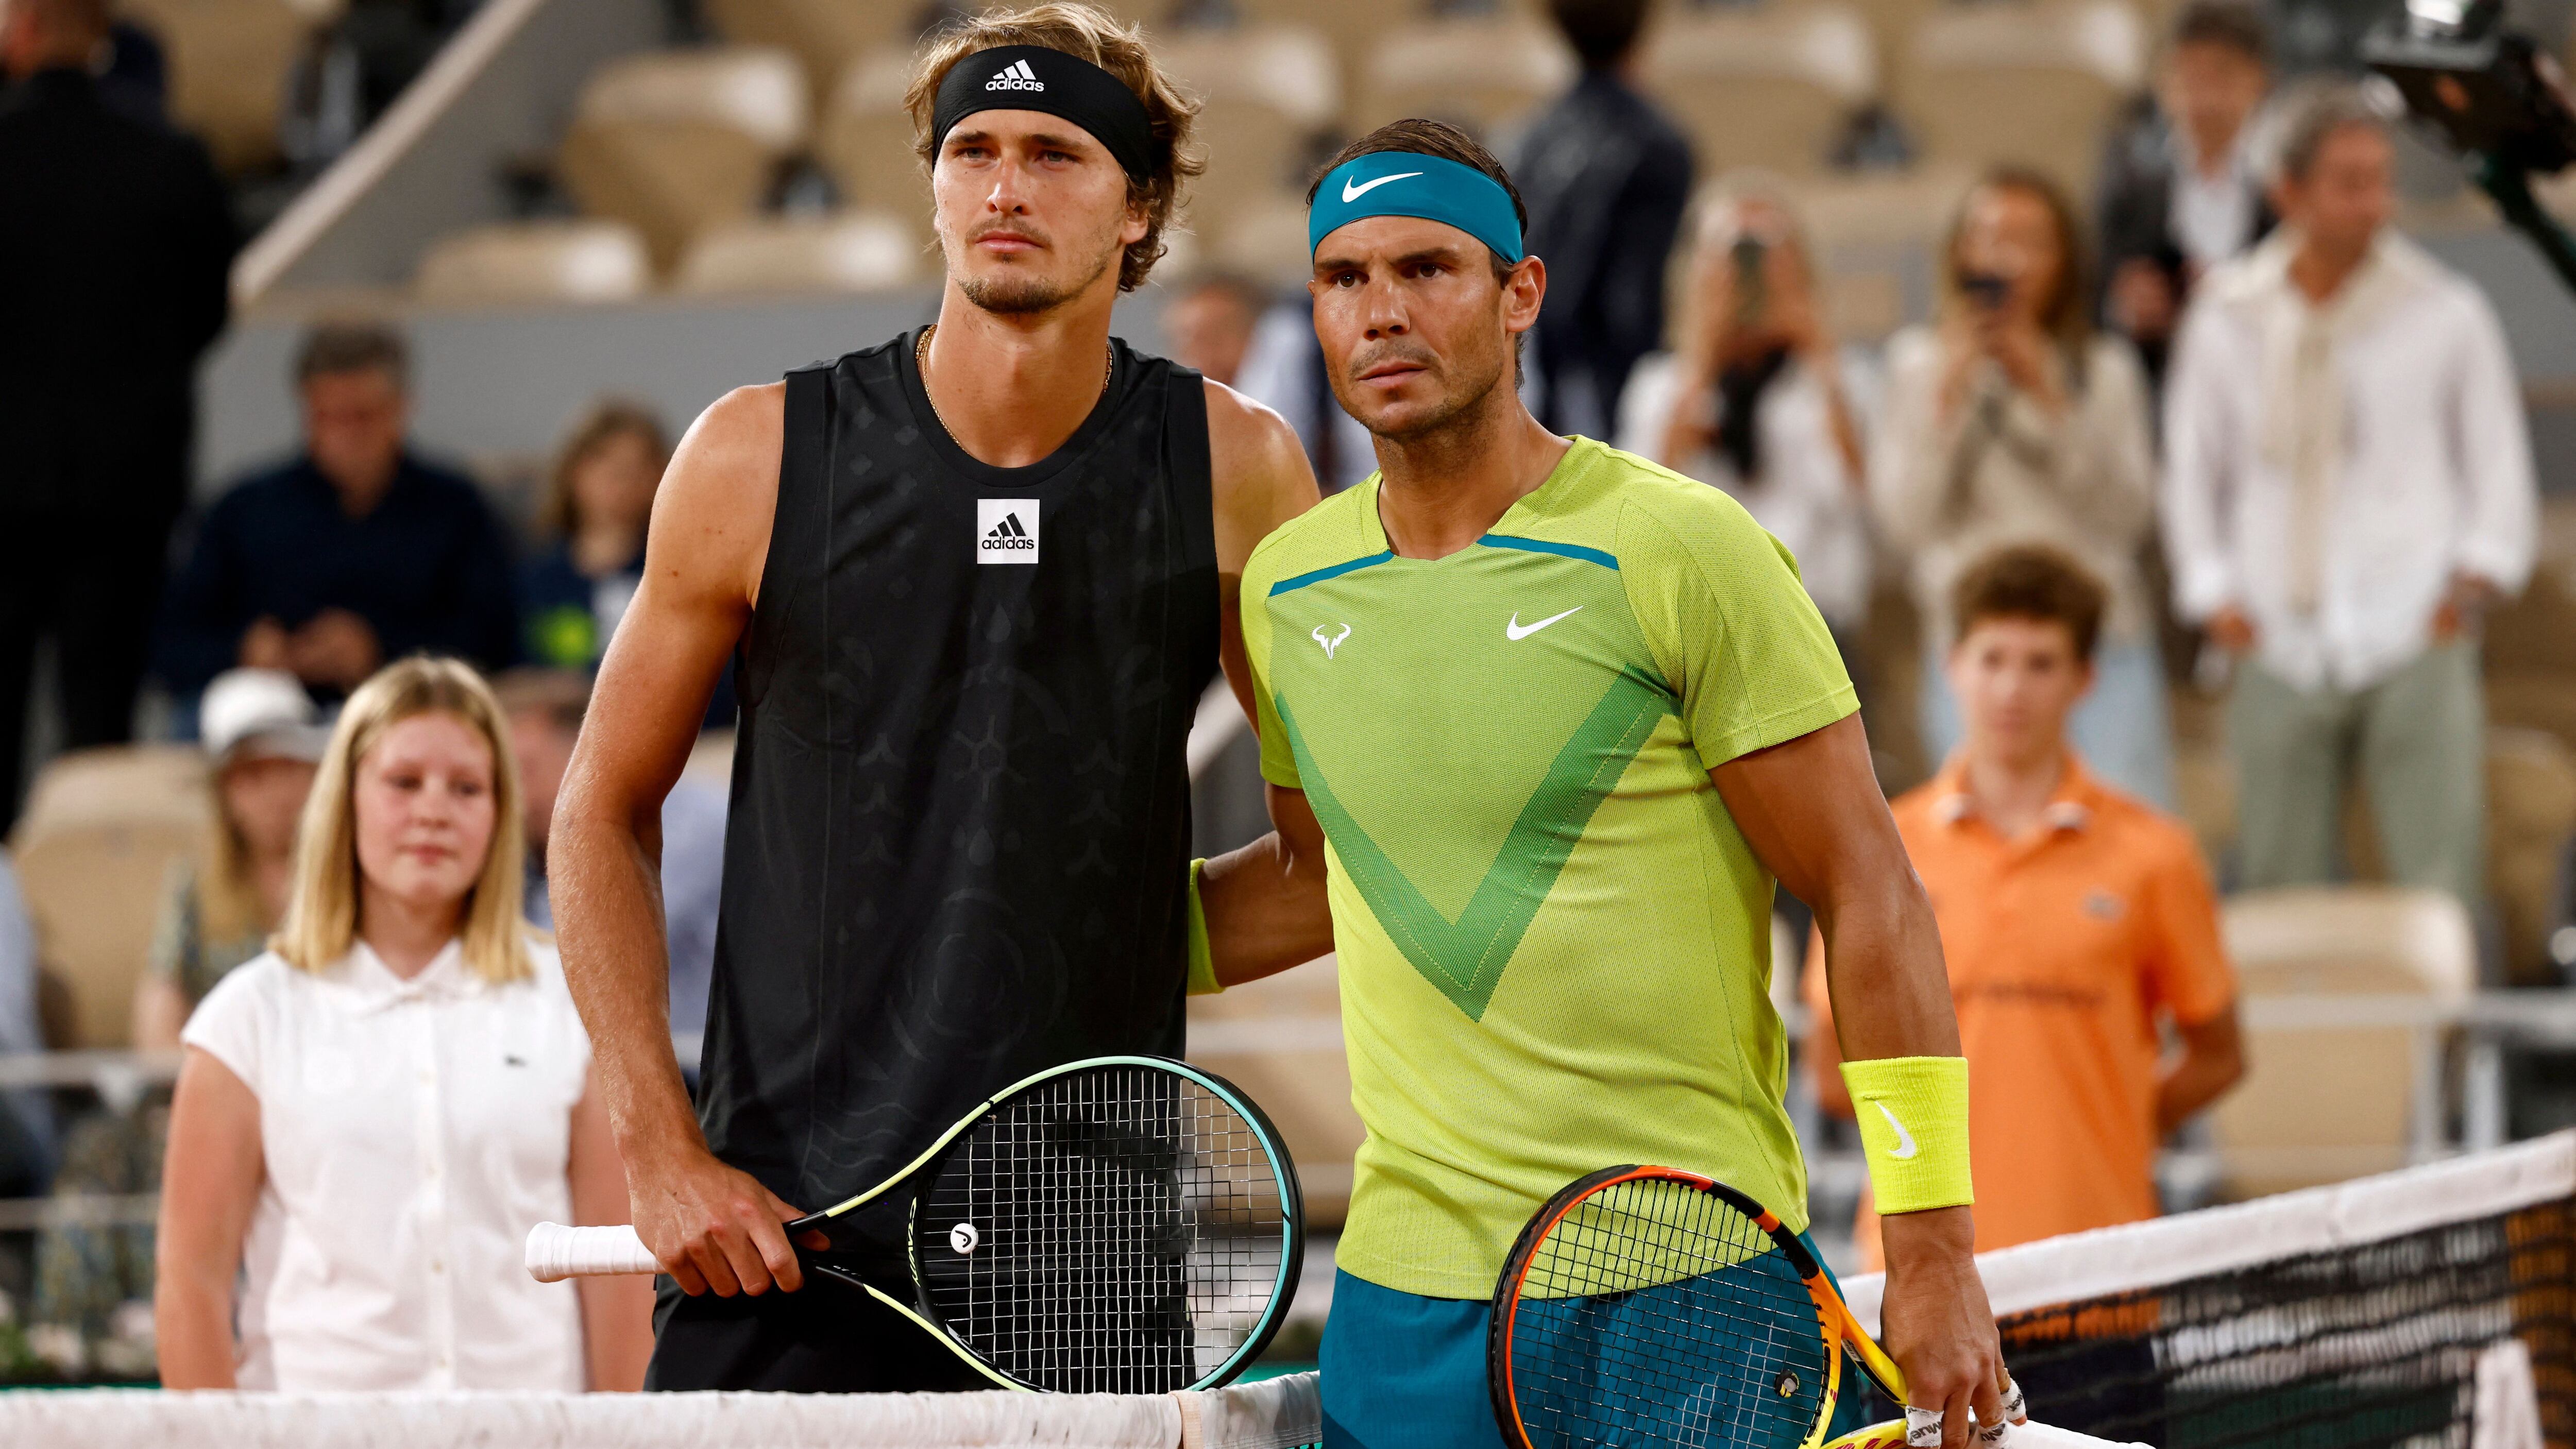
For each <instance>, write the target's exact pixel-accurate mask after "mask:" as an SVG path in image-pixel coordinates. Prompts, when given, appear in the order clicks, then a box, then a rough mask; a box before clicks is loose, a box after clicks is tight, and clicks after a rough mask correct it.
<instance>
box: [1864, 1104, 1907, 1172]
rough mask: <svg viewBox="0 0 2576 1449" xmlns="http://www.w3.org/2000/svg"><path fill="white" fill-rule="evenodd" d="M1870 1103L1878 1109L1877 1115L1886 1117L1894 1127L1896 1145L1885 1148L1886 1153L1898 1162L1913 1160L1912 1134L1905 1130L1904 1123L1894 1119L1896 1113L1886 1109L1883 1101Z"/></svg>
mask: <svg viewBox="0 0 2576 1449" xmlns="http://www.w3.org/2000/svg"><path fill="white" fill-rule="evenodd" d="M1870 1105H1871V1106H1873V1107H1876V1108H1877V1109H1878V1115H1880V1116H1881V1117H1884V1118H1886V1119H1887V1125H1888V1126H1890V1127H1893V1128H1895V1129H1896V1145H1895V1146H1894V1147H1891V1148H1889V1149H1887V1155H1888V1156H1889V1157H1892V1158H1894V1159H1895V1160H1897V1161H1898V1162H1911V1161H1913V1160H1914V1153H1915V1147H1914V1134H1913V1133H1911V1132H1908V1131H1906V1130H1905V1124H1904V1123H1902V1122H1899V1121H1897V1120H1896V1114H1895V1113H1893V1112H1891V1111H1889V1110H1887V1104H1886V1103H1885V1102H1872V1103H1870Z"/></svg>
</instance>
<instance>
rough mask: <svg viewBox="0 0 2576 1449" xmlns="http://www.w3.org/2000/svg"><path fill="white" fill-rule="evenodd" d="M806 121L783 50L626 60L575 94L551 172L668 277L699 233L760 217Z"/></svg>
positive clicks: (797, 82)
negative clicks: (627, 230)
mask: <svg viewBox="0 0 2576 1449" xmlns="http://www.w3.org/2000/svg"><path fill="white" fill-rule="evenodd" d="M806 123H807V103H806V89H805V73H804V71H803V70H802V69H801V68H800V67H799V66H798V65H797V63H796V61H795V59H794V57H792V56H790V55H789V54H788V53H787V52H786V51H783V50H777V49H771V48H764V47H758V46H740V47H732V48H717V49H706V50H681V51H664V52H658V53H654V54H648V55H638V56H629V57H626V58H624V59H621V60H616V61H612V62H610V63H609V64H607V65H604V66H602V67H600V68H599V70H598V71H597V72H596V73H594V74H593V75H592V76H591V78H590V81H589V83H588V84H586V85H584V86H583V87H582V93H581V99H580V102H579V104H578V105H577V107H576V109H575V112H574V117H573V124H572V129H571V132H570V133H569V134H568V135H567V136H566V137H565V138H564V143H563V150H562V154H561V157H560V160H559V166H560V170H561V173H562V176H563V181H564V185H565V187H566V188H567V189H568V190H570V191H571V192H572V194H573V197H574V199H575V200H577V201H579V202H580V203H581V207H582V210H584V211H585V212H588V213H590V214H591V215H594V216H606V217H613V218H615V219H617V220H619V221H623V222H625V223H627V224H628V225H630V226H632V227H634V228H635V229H636V230H637V231H638V232H640V233H641V234H642V235H643V237H644V244H645V247H646V249H647V250H648V251H649V252H650V253H651V254H652V257H653V262H654V265H655V266H657V267H661V268H666V269H667V268H669V267H670V266H672V265H673V264H675V263H676V262H677V261H678V260H679V258H680V255H681V254H682V253H683V252H685V251H686V250H687V249H688V244H689V242H690V240H691V239H693V238H694V237H695V236H696V235H697V234H698V233H699V232H701V231H704V230H705V229H706V228H708V227H710V226H713V225H715V224H717V223H719V222H724V221H730V220H733V219H735V218H737V217H741V216H747V215H749V214H751V213H752V212H753V211H755V210H757V209H758V208H759V206H760V204H761V202H762V200H763V199H764V198H765V197H766V196H767V195H768V192H769V187H770V183H771V180H772V178H773V175H774V173H775V171H776V168H777V165H778V163H779V161H780V160H781V159H782V158H783V157H784V156H786V155H787V154H788V153H789V152H790V151H792V150H794V149H795V148H796V147H797V146H799V145H800V144H802V142H803V140H804V138H805V132H806Z"/></svg>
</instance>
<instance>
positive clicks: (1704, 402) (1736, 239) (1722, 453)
mask: <svg viewBox="0 0 2576 1449" xmlns="http://www.w3.org/2000/svg"><path fill="white" fill-rule="evenodd" d="M1689 287H1690V290H1689V294H1688V299H1687V301H1686V303H1685V306H1684V313H1683V323H1682V331H1683V336H1682V341H1681V346H1680V348H1679V350H1678V351H1677V352H1669V353H1656V354H1653V355H1651V356H1649V357H1647V358H1645V359H1643V360H1642V361H1640V362H1639V363H1638V364H1637V366H1636V368H1635V370H1634V371H1632V372H1630V373H1629V374H1628V387H1627V390H1626V392H1624V393H1623V394H1622V395H1621V397H1620V401H1619V438H1618V443H1619V446H1620V447H1622V448H1625V449H1626V450H1628V451H1629V452H1632V453H1636V454H1639V455H1640V456H1643V457H1648V458H1652V459H1654V460H1655V461H1657V462H1659V463H1662V464H1663V465H1664V466H1665V467H1668V468H1671V469H1673V470H1675V471H1676V472H1680V473H1684V474H1688V475H1689V476H1691V477H1693V478H1697V479H1700V480H1702V481H1703V482H1707V483H1712V484H1715V485H1716V486H1718V487H1719V488H1722V489H1725V490H1726V492H1727V493H1728V494H1729V495H1731V496H1732V497H1733V498H1734V499H1735V501H1737V502H1738V503H1741V504H1743V505H1744V507H1745V510H1746V511H1747V512H1749V513H1751V514H1752V515H1753V518H1754V521H1755V522H1757V523H1760V524H1761V525H1762V526H1763V527H1764V528H1765V529H1767V530H1769V531H1770V533H1771V536H1772V537H1774V538H1777V539H1779V540H1780V541H1781V542H1782V543H1783V544H1786V545H1787V546H1788V548H1789V552H1790V553H1791V554H1793V555H1795V556H1796V558H1797V560H1798V577H1799V580H1800V581H1801V582H1803V583H1804V584H1805V585H1806V586H1807V594H1808V596H1809V597H1810V598H1812V599H1814V600H1815V603H1816V608H1817V610H1818V611H1819V612H1820V613H1822V614H1823V615H1824V616H1825V623H1826V624H1827V625H1828V626H1830V627H1831V628H1832V630H1833V632H1834V641H1835V643H1836V644H1838V645H1840V646H1841V647H1842V650H1843V659H1844V662H1845V663H1846V664H1855V663H1856V662H1857V655H1856V650H1855V646H1856V643H1857V636H1858V634H1859V631H1860V629H1861V626H1862V625H1863V624H1864V623H1866V622H1867V620H1868V614H1869V585H1870V562H1869V517H1868V514H1869V496H1868V492H1867V487H1866V484H1865V482H1864V481H1863V478H1864V469H1865V463H1864V460H1863V458H1862V454H1861V437H1860V425H1859V421H1858V419H1857V417H1856V416H1855V412H1856V409H1855V407H1854V403H1853V399H1852V396H1851V391H1850V389H1849V387H1848V386H1847V385H1846V378H1847V377H1848V376H1849V369H1847V368H1846V366H1845V364H1844V360H1843V358H1842V357H1841V356H1840V354H1839V352H1838V351H1837V349H1836V348H1835V346H1834V341H1833V338H1832V337H1831V336H1829V335H1828V334H1827V333H1826V330H1825V323H1824V318H1823V316H1822V315H1821V313H1820V311H1819V308H1818V305H1817V298H1816V286H1815V265H1814V262H1813V260H1812V258H1811V257H1810V255H1809V253H1808V249H1807V238H1806V236H1805V233H1804V229H1803V228H1802V227H1801V226H1800V225H1799V223H1798V218H1797V214H1796V212H1794V211H1793V210H1792V209H1791V208H1790V205H1789V203H1788V201H1787V200H1786V198H1785V197H1784V196H1782V195H1781V194H1779V193H1778V192H1777V191H1775V190H1774V189H1773V188H1771V187H1770V186H1768V185H1767V184H1765V183H1764V182H1762V181H1760V180H1758V179H1755V178H1751V177H1744V176H1738V177H1731V178H1728V179H1726V180H1723V181H1721V182H1719V183H1718V185H1717V186H1716V187H1715V188H1714V189H1713V190H1712V192H1711V194H1710V197H1709V199H1708V201H1707V202H1706V203H1704V204H1703V206H1702V208H1701V211H1700V217H1699V223H1698V226H1697V228H1696V238H1695V241H1694V244H1693V250H1692V255H1691V261H1690V282H1689Z"/></svg>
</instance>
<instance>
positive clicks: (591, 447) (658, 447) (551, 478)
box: [537, 397, 671, 538]
mask: <svg viewBox="0 0 2576 1449" xmlns="http://www.w3.org/2000/svg"><path fill="white" fill-rule="evenodd" d="M621 437H635V438H642V439H643V440H644V446H645V447H646V448H647V449H649V450H650V451H651V452H652V454H653V467H654V471H655V472H659V471H661V469H662V467H663V466H664V465H665V464H667V463H669V462H670V461H671V441H670V439H669V437H668V436H666V435H665V434H664V433H663V431H662V419H661V418H660V417H659V416H658V415H656V414H655V413H654V411H653V410H652V409H651V408H649V407H646V406H645V405H644V404H642V403H639V402H629V401H627V400H626V399H624V398H613V397H612V398H602V399H600V400H599V401H598V402H595V403H593V404H591V406H590V411H588V412H586V413H583V414H582V415H581V421H579V422H577V423H575V424H573V426H572V431H571V432H570V433H567V434H565V435H564V440H563V446H562V447H561V448H558V449H557V450H556V451H555V462H554V467H553V468H552V469H551V470H549V471H548V472H547V474H546V496H545V499H544V501H542V502H540V503H539V504H538V505H537V526H538V527H539V528H541V529H543V530H545V531H546V532H547V533H549V534H551V535H553V536H555V537H557V538H566V537H570V536H571V534H572V531H573V530H574V529H575V528H576V527H578V526H579V525H580V523H581V519H580V517H579V513H580V505H579V504H578V503H576V502H575V501H574V500H573V496H572V475H573V472H574V470H576V469H578V468H580V467H581V465H582V464H584V463H587V462H589V461H590V456H591V454H593V453H596V452H598V451H599V450H600V448H601V447H603V446H605V445H606V444H608V443H609V442H611V441H614V440H615V439H617V438H621Z"/></svg>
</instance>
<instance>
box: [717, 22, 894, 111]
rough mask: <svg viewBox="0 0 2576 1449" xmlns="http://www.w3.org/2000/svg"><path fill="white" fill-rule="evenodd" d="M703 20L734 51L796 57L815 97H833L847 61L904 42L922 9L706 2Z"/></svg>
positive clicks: (808, 86)
mask: <svg viewBox="0 0 2576 1449" xmlns="http://www.w3.org/2000/svg"><path fill="white" fill-rule="evenodd" d="M705 9H706V16H707V20H708V21H709V22H710V23H711V24H713V25H714V26H715V28H716V32H717V33H718V34H719V35H722V36H723V37H724V38H725V39H726V40H728V41H731V42H732V43H734V44H736V45H760V46H775V47H777V48H779V49H781V50H785V51H787V52H789V53H790V54H792V55H794V56H795V57H796V60H797V63H798V64H799V65H801V66H803V67H804V69H805V81H806V85H807V88H808V90H809V92H810V93H811V94H813V95H818V96H821V95H829V94H831V90H832V85H833V83H834V82H835V81H837V80H838V79H839V78H840V75H841V72H842V71H843V70H844V69H846V68H847V67H848V66H849V64H850V62H851V60H853V59H854V58H856V57H858V56H860V55H863V54H865V53H867V52H868V51H870V50H872V49H874V48H876V47H877V46H880V45H900V44H903V43H904V42H906V41H908V40H909V39H910V38H911V37H910V34H909V32H910V30H911V28H912V22H913V21H914V20H915V19H916V18H918V16H919V15H920V13H921V11H920V7H918V6H910V5H902V4H895V3H890V0H875V3H853V0H705Z"/></svg>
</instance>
